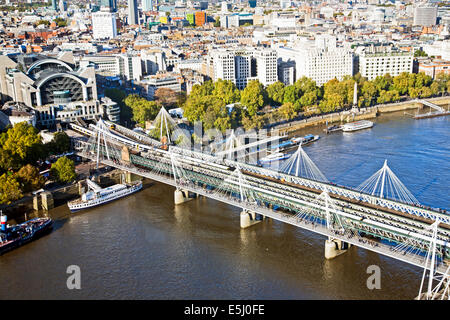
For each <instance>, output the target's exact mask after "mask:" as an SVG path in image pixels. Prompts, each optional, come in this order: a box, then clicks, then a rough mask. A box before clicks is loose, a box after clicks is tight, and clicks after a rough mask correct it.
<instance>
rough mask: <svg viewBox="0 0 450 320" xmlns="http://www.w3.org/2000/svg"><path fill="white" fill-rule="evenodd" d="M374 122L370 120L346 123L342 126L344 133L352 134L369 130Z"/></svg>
mask: <svg viewBox="0 0 450 320" xmlns="http://www.w3.org/2000/svg"><path fill="white" fill-rule="evenodd" d="M372 127H373V122H372V121H369V120H360V121H356V122H350V123H346V124H344V125H343V126H342V131H344V132H351V131H357V130H362V129H367V128H372Z"/></svg>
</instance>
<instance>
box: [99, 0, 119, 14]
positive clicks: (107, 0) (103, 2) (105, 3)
mask: <svg viewBox="0 0 450 320" xmlns="http://www.w3.org/2000/svg"><path fill="white" fill-rule="evenodd" d="M97 4H98V6H99V7H100V8H104V9H107V11H111V12H116V11H117V0H98V2H97Z"/></svg>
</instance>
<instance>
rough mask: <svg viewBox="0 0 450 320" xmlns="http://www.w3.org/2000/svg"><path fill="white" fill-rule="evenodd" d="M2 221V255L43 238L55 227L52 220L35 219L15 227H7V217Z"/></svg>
mask: <svg viewBox="0 0 450 320" xmlns="http://www.w3.org/2000/svg"><path fill="white" fill-rule="evenodd" d="M0 219H1V228H0V255H1V254H3V253H5V252H7V251H10V250H12V249H15V248H17V247H20V246H22V245H24V244H26V243H28V242H30V241H33V240H35V239H37V238H39V237H41V236H43V235H44V234H46V233H48V232H49V231H50V230H51V229H52V227H53V220H52V219H50V218H34V219H31V220H28V221H26V222H24V223H21V224H16V225H14V226H9V225H6V220H7V217H6V216H5V215H3V214H2V215H1V216H0Z"/></svg>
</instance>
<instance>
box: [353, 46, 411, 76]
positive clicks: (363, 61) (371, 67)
mask: <svg viewBox="0 0 450 320" xmlns="http://www.w3.org/2000/svg"><path fill="white" fill-rule="evenodd" d="M412 71H413V53H412V52H408V51H400V50H397V49H396V48H393V47H386V46H381V47H375V46H371V47H367V48H364V49H363V50H362V52H361V54H360V56H359V72H360V73H361V75H362V76H363V77H366V78H367V79H369V80H372V79H375V78H376V77H377V76H384V75H385V74H387V73H389V74H390V75H391V76H398V75H399V74H400V73H402V72H412Z"/></svg>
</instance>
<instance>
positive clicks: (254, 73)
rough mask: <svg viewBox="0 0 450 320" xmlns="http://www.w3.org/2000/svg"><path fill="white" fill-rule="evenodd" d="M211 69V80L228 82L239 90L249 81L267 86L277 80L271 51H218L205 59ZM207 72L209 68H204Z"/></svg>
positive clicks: (273, 53) (275, 57) (274, 58)
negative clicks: (256, 81)
mask: <svg viewBox="0 0 450 320" xmlns="http://www.w3.org/2000/svg"><path fill="white" fill-rule="evenodd" d="M206 63H207V64H209V65H210V66H211V67H210V68H211V69H212V75H211V76H212V79H213V80H214V81H217V80H219V79H222V80H230V81H232V82H233V83H234V84H235V85H236V87H237V88H238V89H240V90H242V89H244V88H245V87H246V86H247V84H248V82H249V81H250V80H259V82H261V83H262V84H263V85H265V86H267V85H269V84H272V83H274V82H276V81H277V80H278V66H277V53H276V51H275V50H272V49H259V48H244V49H220V50H215V51H214V52H212V53H210V56H209V57H208V58H207V59H206ZM204 69H205V70H206V71H208V69H209V67H208V66H205V68H204Z"/></svg>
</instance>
